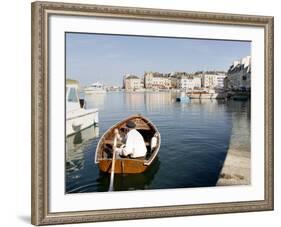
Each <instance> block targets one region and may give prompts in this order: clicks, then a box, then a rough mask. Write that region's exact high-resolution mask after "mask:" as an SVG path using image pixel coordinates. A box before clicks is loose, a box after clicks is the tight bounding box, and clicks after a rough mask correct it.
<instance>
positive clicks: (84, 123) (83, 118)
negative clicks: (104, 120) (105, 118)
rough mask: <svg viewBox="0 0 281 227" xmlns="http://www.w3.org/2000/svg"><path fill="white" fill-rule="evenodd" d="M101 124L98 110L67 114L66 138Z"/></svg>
mask: <svg viewBox="0 0 281 227" xmlns="http://www.w3.org/2000/svg"><path fill="white" fill-rule="evenodd" d="M98 122H99V117H98V109H91V110H85V109H81V110H78V111H72V112H68V113H67V119H66V136H70V135H72V134H75V133H77V132H79V131H81V130H83V129H86V128H88V127H90V126H92V125H96V124H98Z"/></svg>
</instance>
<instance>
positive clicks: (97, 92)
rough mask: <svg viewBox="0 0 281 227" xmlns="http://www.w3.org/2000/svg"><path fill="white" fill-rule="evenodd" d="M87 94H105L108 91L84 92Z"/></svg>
mask: <svg viewBox="0 0 281 227" xmlns="http://www.w3.org/2000/svg"><path fill="white" fill-rule="evenodd" d="M84 92H85V94H105V93H106V90H84Z"/></svg>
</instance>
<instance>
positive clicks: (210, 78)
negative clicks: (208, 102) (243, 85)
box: [202, 71, 226, 89]
mask: <svg viewBox="0 0 281 227" xmlns="http://www.w3.org/2000/svg"><path fill="white" fill-rule="evenodd" d="M225 77H226V74H225V73H224V72H216V71H214V72H206V73H203V75H202V86H203V87H204V88H210V89H214V88H224V78H225Z"/></svg>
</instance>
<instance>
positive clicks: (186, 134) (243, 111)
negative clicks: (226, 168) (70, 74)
mask: <svg viewBox="0 0 281 227" xmlns="http://www.w3.org/2000/svg"><path fill="white" fill-rule="evenodd" d="M177 96H178V93H175V92H131V93H129V92H107V93H105V94H94V95H86V96H85V100H86V107H87V108H93V107H95V108H98V109H99V126H98V127H90V128H88V129H86V130H84V131H82V132H80V133H77V134H75V135H73V136H70V137H67V138H66V151H65V152H66V163H65V169H66V173H65V182H66V185H65V189H66V193H81V192H104V191H108V187H109V180H110V175H109V174H106V173H102V172H100V171H99V168H98V165H96V164H95V162H94V159H95V151H96V146H97V143H98V141H99V139H100V137H101V136H102V135H103V133H104V132H105V131H106V130H107V129H108V128H109V127H111V126H112V125H114V124H116V123H117V122H119V121H121V120H123V119H124V118H127V117H128V116H130V115H132V114H138V113H140V114H142V115H144V116H145V117H147V118H149V119H150V120H151V121H152V122H153V123H154V124H155V125H156V127H157V128H158V130H159V132H160V134H161V140H162V143H161V147H160V150H159V153H158V157H157V159H156V160H155V161H154V162H153V164H152V165H151V166H150V167H149V168H148V169H147V171H145V172H144V173H142V174H116V175H115V180H114V190H115V191H126V190H143V189H171V188H188V187H211V186H215V185H216V183H217V181H218V178H219V175H220V171H221V169H222V167H223V163H224V160H225V157H226V154H227V151H228V149H229V147H231V146H237V147H240V146H242V147H243V151H244V152H250V101H233V100H210V99H202V100H199V99H191V100H190V101H189V102H184V103H181V102H176V97H177ZM233 129H235V135H232V133H233ZM233 138H235V139H233ZM233 141H234V142H233ZM231 143H237V144H231Z"/></svg>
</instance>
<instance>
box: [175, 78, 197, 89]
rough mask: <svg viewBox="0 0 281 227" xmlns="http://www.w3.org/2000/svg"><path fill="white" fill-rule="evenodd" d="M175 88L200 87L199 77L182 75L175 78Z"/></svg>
mask: <svg viewBox="0 0 281 227" xmlns="http://www.w3.org/2000/svg"><path fill="white" fill-rule="evenodd" d="M177 88H179V89H183V90H193V89H200V88H201V78H200V77H198V76H195V75H182V76H180V77H179V78H178V80H177Z"/></svg>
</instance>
